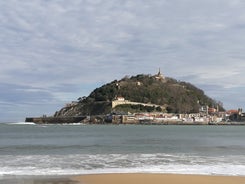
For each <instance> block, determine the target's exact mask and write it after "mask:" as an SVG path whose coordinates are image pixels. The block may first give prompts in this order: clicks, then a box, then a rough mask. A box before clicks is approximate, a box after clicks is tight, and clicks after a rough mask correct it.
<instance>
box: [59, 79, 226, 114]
mask: <svg viewBox="0 0 245 184" xmlns="http://www.w3.org/2000/svg"><path fill="white" fill-rule="evenodd" d="M118 96H121V97H124V98H125V99H126V100H130V101H133V102H141V103H151V104H156V105H160V106H164V107H165V111H167V112H172V113H194V112H198V111H199V108H200V106H203V105H205V106H206V105H208V106H210V107H212V106H214V107H216V106H217V105H218V103H217V102H216V101H214V100H213V99H211V98H209V97H208V96H206V95H205V94H204V92H203V91H202V90H201V89H198V88H197V87H195V86H194V85H192V84H190V83H186V82H182V81H177V80H175V79H172V78H166V79H165V80H157V79H156V78H155V77H154V76H151V75H143V74H142V75H137V76H132V77H124V78H123V79H121V80H119V81H117V80H114V81H112V82H111V83H108V84H105V85H103V86H101V87H99V88H96V89H95V90H94V91H93V92H92V93H91V94H90V95H89V96H88V97H83V98H79V99H78V100H79V102H78V104H77V105H75V106H72V107H65V108H63V109H61V111H59V112H57V113H56V115H57V116H59V115H88V114H90V115H93V114H105V113H110V112H112V111H126V112H136V111H145V112H152V111H160V110H161V109H159V108H157V106H156V107H154V108H149V107H148V108H144V107H142V106H135V105H120V106H118V107H116V108H115V109H111V101H112V100H114V99H115V98H116V97H118ZM219 106H220V105H219ZM220 109H221V110H222V109H223V108H222V107H221V106H220Z"/></svg>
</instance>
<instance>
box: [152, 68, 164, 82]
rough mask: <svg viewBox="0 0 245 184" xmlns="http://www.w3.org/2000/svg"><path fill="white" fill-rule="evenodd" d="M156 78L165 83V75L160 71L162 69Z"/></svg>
mask: <svg viewBox="0 0 245 184" xmlns="http://www.w3.org/2000/svg"><path fill="white" fill-rule="evenodd" d="M154 77H155V79H157V80H161V81H165V77H164V75H163V74H162V73H161V69H160V68H159V71H158V73H157V74H156V75H155V76H154Z"/></svg>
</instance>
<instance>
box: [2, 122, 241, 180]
mask: <svg viewBox="0 0 245 184" xmlns="http://www.w3.org/2000/svg"><path fill="white" fill-rule="evenodd" d="M95 173H177V174H203V175H235V176H245V126H200V125H199V126H179V125H178V126H176V125H175V126H174V125H173V126H171V125H83V124H63V125H36V124H34V123H28V124H27V123H0V181H1V180H2V181H3V180H4V179H6V178H9V177H18V176H47V175H50V176H61V175H63V176H64V175H77V174H95ZM0 183H1V182H0Z"/></svg>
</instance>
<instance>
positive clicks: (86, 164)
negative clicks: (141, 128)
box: [0, 154, 245, 176]
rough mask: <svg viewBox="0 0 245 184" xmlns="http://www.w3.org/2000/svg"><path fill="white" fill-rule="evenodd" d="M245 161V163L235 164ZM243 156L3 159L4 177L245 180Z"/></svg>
mask: <svg viewBox="0 0 245 184" xmlns="http://www.w3.org/2000/svg"><path fill="white" fill-rule="evenodd" d="M237 159H241V162H240V163H239V162H237V161H234V160H237ZM242 163H244V158H242V156H228V157H204V156H202V157H200V156H190V155H170V154H97V155H89V154H88V155H87V154H70V155H27V156H25V155H22V156H11V155H5V156H4V155H2V156H1V157H0V176H1V175H2V176H3V175H72V174H95V173H176V174H204V175H210V174H211V175H242V176H245V165H244V164H242Z"/></svg>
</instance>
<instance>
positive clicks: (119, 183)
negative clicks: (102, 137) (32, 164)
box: [0, 173, 245, 184]
mask: <svg viewBox="0 0 245 184" xmlns="http://www.w3.org/2000/svg"><path fill="white" fill-rule="evenodd" d="M1 182H3V183H4V184H57V183H59V184H115V183H116V184H149V183H150V184H162V183H169V184H197V183H198V184H207V183H208V184H243V183H245V176H227V175H194V174H163V173H108V174H81V175H70V176H69V175H64V176H28V177H15V178H12V179H6V180H0V183H1Z"/></svg>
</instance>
